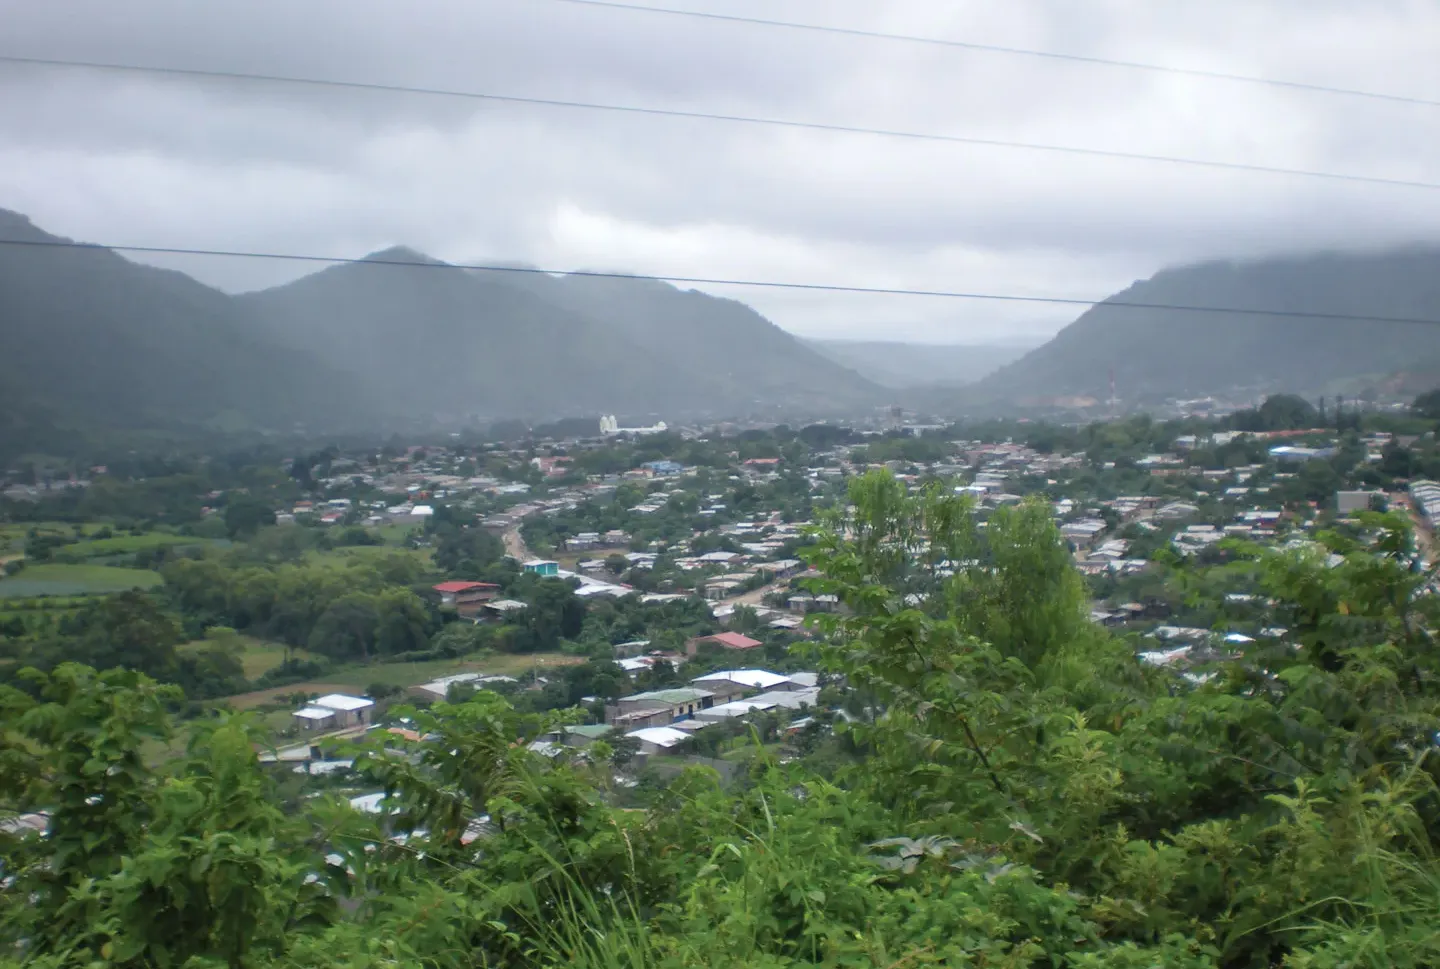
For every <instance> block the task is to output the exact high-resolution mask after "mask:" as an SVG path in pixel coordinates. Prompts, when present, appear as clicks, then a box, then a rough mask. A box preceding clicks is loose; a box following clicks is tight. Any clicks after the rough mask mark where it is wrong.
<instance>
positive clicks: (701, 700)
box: [605, 686, 715, 729]
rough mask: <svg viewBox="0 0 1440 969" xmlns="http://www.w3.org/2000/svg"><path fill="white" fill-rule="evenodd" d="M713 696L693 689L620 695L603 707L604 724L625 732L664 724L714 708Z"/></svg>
mask: <svg viewBox="0 0 1440 969" xmlns="http://www.w3.org/2000/svg"><path fill="white" fill-rule="evenodd" d="M714 703H715V694H714V693H712V692H711V691H709V690H702V689H698V688H696V687H685V686H682V687H675V688H673V689H669V690H650V691H649V692H647V693H636V694H634V695H632V696H623V697H621V698H620V699H618V700H616V701H615V703H614V704H613V705H612V706H607V707H606V708H605V722H606V723H609V724H613V725H615V726H619V727H624V728H626V729H634V728H635V727H645V726H652V725H664V724H668V723H671V722H673V721H675V720H683V719H685V718H686V717H692V716H694V715H695V712H696V711H697V710H704V709H706V708H708V707H711V706H713V705H714Z"/></svg>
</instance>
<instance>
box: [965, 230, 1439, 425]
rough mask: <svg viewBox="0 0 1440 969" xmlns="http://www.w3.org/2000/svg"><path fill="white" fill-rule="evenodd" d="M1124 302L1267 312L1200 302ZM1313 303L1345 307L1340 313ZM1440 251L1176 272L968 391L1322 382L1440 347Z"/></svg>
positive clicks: (992, 397) (1386, 370) (1200, 390)
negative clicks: (1427, 323) (1343, 317)
mask: <svg viewBox="0 0 1440 969" xmlns="http://www.w3.org/2000/svg"><path fill="white" fill-rule="evenodd" d="M1113 302H1129V303H1147V304H1165V305H1171V306H1176V305H1178V306H1204V307H1221V308H1232V307H1233V308H1239V309H1263V310H1271V311H1278V312H1281V313H1293V314H1300V315H1297V316H1266V315H1259V314H1255V313H1245V312H1223V313H1210V312H1205V313H1198V312H1191V311H1186V310H1178V309H1144V308H1133V307H1125V306H1116V305H1112V304H1113ZM1307 313H1321V314H1342V315H1347V316H1356V317H1359V318H1360V319H1359V320H1356V321H1351V320H1334V319H1325V318H1319V317H1313V316H1306V315H1304V314H1307ZM1366 317H1402V318H1417V319H1428V320H1440V248H1434V247H1412V248H1406V249H1397V250H1393V251H1388V252H1362V253H1320V254H1313V255H1304V256H1291V257H1284V258H1271V259H1261V260H1254V261H1249V262H1211V263H1204V264H1201V265H1194V266H1184V267H1180V268H1176V269H1167V270H1165V271H1163V272H1160V273H1157V274H1156V275H1155V276H1153V277H1151V278H1150V279H1147V280H1143V281H1141V282H1137V283H1135V284H1134V285H1132V286H1130V287H1129V288H1128V289H1126V290H1124V291H1123V292H1120V293H1117V294H1115V295H1114V296H1112V297H1110V298H1109V299H1107V300H1106V301H1105V302H1102V303H1099V304H1097V305H1096V306H1094V307H1092V308H1091V309H1089V310H1087V311H1086V312H1085V313H1084V314H1082V315H1081V316H1080V318H1079V319H1077V320H1076V321H1075V322H1074V323H1071V324H1070V325H1069V326H1067V327H1065V328H1064V329H1063V330H1061V331H1060V332H1059V333H1058V334H1056V336H1055V338H1054V339H1052V340H1051V341H1050V342H1048V343H1046V344H1044V345H1043V346H1040V347H1037V348H1036V349H1034V350H1032V351H1031V352H1029V353H1027V354H1026V355H1025V356H1023V357H1021V358H1020V359H1019V360H1017V361H1015V362H1014V363H1011V364H1009V365H1008V366H1005V367H1002V368H1001V369H999V370H998V371H996V372H995V373H992V374H990V375H989V376H987V377H986V378H984V379H983V380H981V381H980V382H979V383H977V384H976V385H975V386H974V387H973V388H972V389H971V390H970V392H969V393H968V394H967V395H966V397H965V399H966V400H968V401H969V402H972V403H973V402H977V401H991V402H997V401H1009V402H1041V403H1043V402H1044V401H1046V400H1049V399H1054V398H1057V397H1090V398H1095V399H1099V400H1103V399H1105V398H1106V397H1108V396H1109V386H1110V373H1111V371H1112V370H1113V371H1114V375H1115V385H1116V392H1117V395H1118V396H1119V397H1120V398H1121V399H1122V400H1123V401H1126V402H1127V403H1128V402H1135V401H1145V400H1154V399H1159V398H1167V397H1185V396H1199V395H1205V394H1224V393H1227V392H1253V393H1268V392H1273V391H1294V392H1301V393H1308V392H1315V391H1319V390H1322V389H1324V388H1326V387H1328V386H1330V385H1332V384H1334V383H1336V382H1337V381H1353V380H1354V379H1355V378H1357V377H1364V376H1367V375H1369V376H1379V375H1385V374H1391V373H1395V372H1396V371H1401V370H1404V369H1406V367H1407V365H1408V364H1410V363H1411V362H1413V361H1415V360H1417V359H1431V358H1440V326H1424V325H1414V324H1398V323H1369V322H1365V318H1366Z"/></svg>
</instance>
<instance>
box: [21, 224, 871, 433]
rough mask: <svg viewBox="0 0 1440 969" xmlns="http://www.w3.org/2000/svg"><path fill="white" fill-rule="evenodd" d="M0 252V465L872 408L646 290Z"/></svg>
mask: <svg viewBox="0 0 1440 969" xmlns="http://www.w3.org/2000/svg"><path fill="white" fill-rule="evenodd" d="M7 240H8V242H9V243H10V244H0V399H3V400H4V401H6V402H7V404H8V405H9V406H8V407H7V410H6V414H5V416H4V418H3V420H0V456H4V455H5V454H7V453H21V452H22V451H24V450H25V449H26V448H30V447H36V446H37V445H39V444H43V443H44V440H45V439H47V438H48V439H49V441H50V443H51V444H52V445H57V444H59V443H60V442H61V441H62V440H64V439H65V437H66V434H67V433H68V432H69V431H77V432H81V433H84V432H99V431H113V430H117V429H120V430H127V431H136V430H143V431H155V430H174V429H177V428H188V429H196V428H205V429H217V428H219V429H232V430H242V429H256V430H264V431H270V432H273V431H277V430H291V429H294V428H295V427H297V426H300V427H303V428H306V429H309V430H312V431H315V430H318V431H335V430H339V429H350V428H355V427H366V428H374V427H376V426H382V427H387V426H388V427H394V426H397V425H413V424H415V423H426V424H434V423H436V422H441V423H447V424H452V425H453V424H456V423H462V422H466V421H473V420H476V419H483V420H496V419H503V418H529V419H540V418H548V419H553V418H557V417H563V416H571V415H575V414H583V413H592V414H600V413H623V414H663V415H666V416H670V417H671V418H672V419H673V418H674V417H677V416H685V415H692V416H693V415H705V414H708V415H712V416H734V415H741V414H749V413H762V412H763V413H772V412H774V411H775V410H776V409H777V408H778V409H781V410H783V411H785V412H787V413H800V414H805V413H815V414H820V413H825V414H829V413H834V412H835V411H837V410H839V411H842V412H843V411H845V410H847V409H852V408H865V407H869V406H871V405H874V404H876V403H882V402H883V394H882V392H881V391H880V390H879V388H877V387H875V386H874V385H873V384H871V383H869V382H868V381H866V380H865V379H864V378H862V377H860V376H859V375H857V374H855V373H854V372H853V371H850V370H847V369H845V368H844V367H841V366H839V365H837V364H835V363H834V362H832V361H830V360H829V359H827V358H825V357H823V356H821V355H820V354H818V353H816V352H814V351H813V350H812V349H810V348H809V347H808V346H806V345H804V344H803V343H801V342H800V341H798V340H796V339H795V338H794V337H792V336H790V335H789V334H788V333H786V332H784V331H783V330H781V329H779V328H778V327H776V326H775V325H774V324H773V323H771V322H769V321H768V320H766V319H764V318H763V317H762V316H760V315H759V314H758V313H756V312H755V311H754V310H752V309H750V308H749V307H748V306H745V305H744V304H742V303H738V302H735V301H732V300H723V299H716V298H714V297H711V296H706V295H704V294H701V293H697V292H693V291H690V292H685V291H681V290H679V289H676V288H675V287H672V286H669V285H667V284H663V283H655V282H645V281H639V280H604V279H587V278H581V277H551V276H543V275H537V274H502V273H472V272H466V271H463V270H460V269H454V268H450V267H446V266H443V265H442V264H440V263H438V262H436V261H435V260H433V259H430V258H429V257H426V256H423V255H421V254H419V253H415V252H413V251H411V250H407V249H391V250H386V251H384V252H380V253H376V254H374V255H373V256H371V257H370V258H369V259H368V260H365V261H361V262H359V263H353V264H347V265H341V266H336V267H332V268H329V269H326V270H323V271H321V272H318V273H315V274H313V275H310V276H307V277H304V278H302V279H300V280H297V281H296V282H293V283H291V284H289V285H285V286H280V287H277V288H275V289H271V290H267V291H264V292H260V293H253V294H249V295H245V296H239V297H236V296H230V295H227V294H225V293H222V292H220V291H219V290H216V289H212V288H210V287H208V286H204V285H202V284H200V283H198V282H196V281H195V280H193V279H191V278H189V277H188V276H185V275H184V274H182V273H178V272H172V271H167V270H161V269H155V268H153V267H149V266H144V265H140V264H138V263H135V262H132V261H130V260H128V259H125V258H123V257H121V256H120V255H117V254H116V253H114V252H111V251H109V250H105V249H98V248H76V247H73V246H67V245H65V244H66V243H67V242H69V240H65V239H61V238H59V237H57V236H52V235H49V234H48V233H45V232H43V231H41V230H40V229H38V228H36V227H35V226H34V225H32V224H31V223H30V222H29V220H27V219H26V218H25V217H23V216H21V215H18V214H15V213H10V212H0V243H3V242H5V241H7ZM397 263H398V265H397Z"/></svg>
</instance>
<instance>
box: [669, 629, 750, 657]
mask: <svg viewBox="0 0 1440 969" xmlns="http://www.w3.org/2000/svg"><path fill="white" fill-rule="evenodd" d="M707 643H713V644H715V645H717V646H724V647H725V648H726V649H754V648H755V647H756V646H763V645H764V643H762V642H760V640H758V639H751V638H750V637H749V636H745V635H742V634H741V633H733V632H727V633H716V634H715V635H713V636H696V637H695V638H694V639H691V640H690V641H688V642H687V643H686V644H685V654H686V655H687V656H694V655H695V653H696V651H697V650H699V648H700V647H701V646H702V645H705V644H707Z"/></svg>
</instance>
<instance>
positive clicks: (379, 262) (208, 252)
mask: <svg viewBox="0 0 1440 969" xmlns="http://www.w3.org/2000/svg"><path fill="white" fill-rule="evenodd" d="M0 246H25V247H29V248H36V249H81V250H92V251H100V252H105V251H110V252H133V253H145V254H150V255H179V256H228V257H234V258H242V259H279V260H287V261H291V262H309V263H325V264H329V265H366V266H404V267H408V268H410V269H459V270H465V271H470V272H494V273H528V274H531V275H540V276H578V277H582V278H592V279H631V280H639V281H648V282H662V283H685V284H689V285H696V286H750V287H755V288H760V289H785V290H799V291H806V292H825V293H851V294H860V295H874V296H928V297H936V298H943V299H969V300H986V301H991V302H1004V303H1043V304H1049V305H1060V306H1085V307H1097V306H1112V307H1117V308H1123V309H1137V310H1173V311H1176V312H1184V313H1211V314H1215V313H1219V314H1226V315H1240V316H1267V317H1277V318H1282V319H1305V320H1336V321H1346V322H1354V323H1401V324H1416V325H1423V326H1440V319H1429V318H1425V317H1414V316H1362V315H1359V314H1355V313H1328V312H1319V311H1317V312H1307V311H1304V310H1278V309H1263V308H1260V307H1254V306H1196V305H1187V304H1183V303H1151V302H1141V301H1136V300H1123V299H1081V298H1079V297H1069V296H1022V295H1019V294H1015V293H980V292H961V291H956V290H943V289H904V288H895V287H886V286H842V285H836V284H830V283H798V282H783V281H777V280H762V279H729V278H722V277H713V276H674V275H655V274H649V273H622V272H600V271H596V270H583V269H582V270H569V269H539V268H536V267H533V266H501V265H479V264H472V263H451V262H439V261H434V262H419V261H416V260H411V259H391V258H385V257H380V256H363V257H358V258H356V257H347V256H317V255H306V254H298V253H285V252H253V251H246V250H236V249H191V248H183V247H180V246H121V245H102V244H100V243H98V242H72V241H69V240H65V239H56V240H39V239H0Z"/></svg>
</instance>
